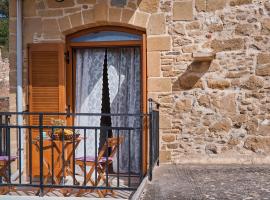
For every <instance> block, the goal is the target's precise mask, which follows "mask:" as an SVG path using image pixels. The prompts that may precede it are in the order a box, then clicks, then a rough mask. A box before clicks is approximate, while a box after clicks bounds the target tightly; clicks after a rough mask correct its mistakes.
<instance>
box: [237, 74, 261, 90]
mask: <svg viewBox="0 0 270 200" xmlns="http://www.w3.org/2000/svg"><path fill="white" fill-rule="evenodd" d="M263 86H264V80H263V78H262V77H259V76H254V75H252V76H250V77H249V79H248V80H247V81H246V82H245V83H244V84H243V85H242V87H243V88H246V89H249V90H256V89H261V88H262V87H263Z"/></svg>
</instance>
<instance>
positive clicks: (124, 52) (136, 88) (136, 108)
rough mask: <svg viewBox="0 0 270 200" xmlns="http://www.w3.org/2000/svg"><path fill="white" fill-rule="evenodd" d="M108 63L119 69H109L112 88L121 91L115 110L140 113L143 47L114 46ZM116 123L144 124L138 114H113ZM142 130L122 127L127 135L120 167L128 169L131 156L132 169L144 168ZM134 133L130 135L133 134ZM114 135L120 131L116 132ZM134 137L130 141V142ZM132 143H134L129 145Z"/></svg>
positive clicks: (121, 148) (128, 124) (122, 125)
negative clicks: (142, 166) (114, 71)
mask: <svg viewBox="0 0 270 200" xmlns="http://www.w3.org/2000/svg"><path fill="white" fill-rule="evenodd" d="M108 65H109V68H112V69H114V70H116V71H117V73H118V76H115V75H114V74H112V71H109V88H110V92H112V91H114V90H117V95H116V96H115V97H114V98H112V97H111V113H121V114H123V113H125V114H126V113H129V114H139V113H140V107H141V105H140V98H141V92H140V91H141V90H140V81H141V80H140V78H141V76H140V75H141V73H140V49H139V48H114V49H109V50H108ZM112 126H114V127H130V128H134V127H140V118H139V117H134V116H117V117H115V116H113V117H112ZM140 133H141V132H140V131H139V130H136V131H130V132H129V131H120V132H119V135H120V136H124V143H123V144H122V145H121V146H120V151H119V154H120V155H119V158H120V159H119V170H120V172H128V170H129V159H130V165H131V166H130V170H131V172H134V173H138V172H139V169H140V165H139V164H140V163H139V162H140V161H139V156H140V155H139V154H140ZM129 134H130V138H129V136H128V135H129ZM114 136H117V133H116V132H114ZM129 139H130V142H129ZM129 144H130V146H129ZM129 148H130V157H129ZM113 168H114V171H117V159H116V158H115V159H114V162H113Z"/></svg>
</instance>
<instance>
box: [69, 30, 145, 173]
mask: <svg viewBox="0 0 270 200" xmlns="http://www.w3.org/2000/svg"><path fill="white" fill-rule="evenodd" d="M99 31H117V32H125V33H131V34H136V35H140V36H141V37H142V39H141V40H140V41H132V40H131V41H110V42H102V41H101V42H71V40H72V39H73V38H77V37H80V36H82V35H86V34H89V33H94V32H99ZM93 47H96V48H98V47H103V48H104V47H139V48H140V54H141V113H144V114H146V113H147V111H148V106H147V56H146V55H147V49H146V33H145V31H141V30H136V29H132V28H127V27H121V26H99V27H94V28H88V29H84V30H81V31H78V32H76V33H73V34H70V35H67V36H66V56H67V57H68V59H67V60H68V61H67V62H66V97H67V99H66V105H67V110H69V111H70V112H72V113H73V112H75V94H76V92H75V86H74V84H75V81H76V57H75V54H74V49H78V48H93ZM147 121H148V120H147V117H146V118H144V120H143V141H142V143H143V150H142V155H141V156H142V161H143V166H142V167H143V169H142V170H143V173H144V174H146V173H147V162H148V154H147V152H148V151H147V150H148V131H147V130H148V127H147ZM73 122H74V119H73V118H69V119H67V123H68V124H69V125H73Z"/></svg>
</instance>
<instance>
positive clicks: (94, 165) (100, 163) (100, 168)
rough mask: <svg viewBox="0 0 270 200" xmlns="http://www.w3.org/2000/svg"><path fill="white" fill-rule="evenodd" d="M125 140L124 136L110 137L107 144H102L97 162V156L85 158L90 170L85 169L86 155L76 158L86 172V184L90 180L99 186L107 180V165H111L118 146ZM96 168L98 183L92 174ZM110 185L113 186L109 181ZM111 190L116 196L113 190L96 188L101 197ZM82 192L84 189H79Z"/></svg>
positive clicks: (92, 183)
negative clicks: (108, 152) (108, 153)
mask: <svg viewBox="0 0 270 200" xmlns="http://www.w3.org/2000/svg"><path fill="white" fill-rule="evenodd" d="M123 141H124V137H122V136H120V137H113V138H108V139H107V141H106V142H105V144H104V145H103V146H102V148H101V150H100V152H99V154H98V156H97V162H96V161H95V157H89V156H87V157H86V158H85V165H86V166H89V167H90V169H89V171H88V172H85V171H84V157H79V158H76V159H75V160H76V164H77V165H79V167H80V168H81V170H82V171H83V173H86V180H85V183H86V184H87V183H89V182H90V183H91V185H92V186H98V185H99V183H100V182H101V180H102V181H103V182H104V183H106V182H107V179H106V166H107V167H109V165H111V164H112V162H113V157H114V155H115V154H116V152H117V148H119V146H120V144H122V143H123ZM109 148H110V149H111V153H110V155H108V158H107V151H108V150H109ZM95 169H97V175H98V177H97V181H96V183H95V181H94V180H93V179H92V175H93V173H94V171H95ZM110 186H111V184H110V183H109V181H108V187H110ZM109 191H110V192H111V194H112V196H115V193H114V191H113V190H103V191H101V190H96V192H97V193H98V195H99V197H101V198H103V197H104V196H106V195H107V194H108V192H109ZM81 193H82V190H80V191H79V193H78V195H79V196H80V195H81Z"/></svg>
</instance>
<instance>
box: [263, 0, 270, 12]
mask: <svg viewBox="0 0 270 200" xmlns="http://www.w3.org/2000/svg"><path fill="white" fill-rule="evenodd" d="M264 7H265V9H266V10H267V11H270V2H269V1H266V2H264Z"/></svg>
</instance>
